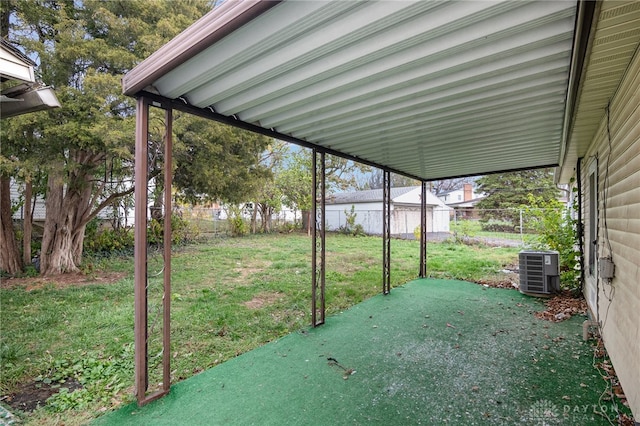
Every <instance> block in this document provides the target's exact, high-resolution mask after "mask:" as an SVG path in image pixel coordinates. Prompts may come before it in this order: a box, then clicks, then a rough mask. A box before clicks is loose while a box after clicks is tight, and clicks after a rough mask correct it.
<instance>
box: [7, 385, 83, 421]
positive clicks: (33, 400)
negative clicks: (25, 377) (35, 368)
mask: <svg viewBox="0 0 640 426" xmlns="http://www.w3.org/2000/svg"><path fill="white" fill-rule="evenodd" d="M61 388H67V389H69V392H73V391H74V390H76V389H80V388H82V385H81V384H80V382H78V381H77V380H75V379H69V380H67V381H66V382H65V383H64V384H62V385H60V384H54V383H51V384H47V383H43V382H39V381H32V382H30V383H25V384H23V385H21V386H20V387H19V388H18V390H17V391H16V392H15V393H12V394H11V395H8V396H6V397H4V398H3V399H2V401H3V402H4V403H5V404H7V405H8V406H9V407H11V408H12V409H14V410H19V411H22V412H26V413H30V412H32V411H33V410H35V409H36V408H38V407H43V406H44V405H45V404H46V402H47V399H48V398H50V397H51V396H52V395H54V394H56V393H58V392H59V391H60V389H61Z"/></svg>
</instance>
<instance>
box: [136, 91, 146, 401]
mask: <svg viewBox="0 0 640 426" xmlns="http://www.w3.org/2000/svg"><path fill="white" fill-rule="evenodd" d="M136 110H137V113H136V142H135V143H136V153H135V223H136V226H135V234H134V236H135V248H134V274H135V278H134V297H135V303H134V305H135V314H134V335H135V394H136V397H137V399H138V404H139V405H142V404H143V403H144V400H145V396H146V395H145V394H146V391H147V387H148V375H147V151H148V148H147V143H148V135H149V104H148V102H147V100H146V99H145V98H144V97H141V98H138V99H137V105H136Z"/></svg>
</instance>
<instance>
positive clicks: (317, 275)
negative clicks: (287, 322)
mask: <svg viewBox="0 0 640 426" xmlns="http://www.w3.org/2000/svg"><path fill="white" fill-rule="evenodd" d="M312 163H313V165H312V167H313V170H312V186H313V188H312V194H311V211H312V212H313V221H312V223H311V226H312V232H313V241H312V247H311V257H312V259H311V262H312V271H311V325H312V326H313V327H317V326H319V325H321V324H324V318H325V275H326V267H325V254H326V249H325V247H326V238H325V229H326V226H325V202H326V197H325V194H326V191H325V154H324V152H318V151H317V150H315V149H314V150H313V159H312ZM318 197H319V199H318ZM318 201H319V205H318Z"/></svg>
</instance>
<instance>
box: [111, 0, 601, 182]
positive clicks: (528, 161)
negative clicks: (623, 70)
mask: <svg viewBox="0 0 640 426" xmlns="http://www.w3.org/2000/svg"><path fill="white" fill-rule="evenodd" d="M585 4H588V3H585ZM583 7H584V4H583V3H576V2H574V1H555V2H550V1H493V2H489V1H461V2H439V1H438V2H436V1H382V2H357V1H340V0H337V1H284V2H274V1H266V2H265V1H258V2H256V1H242V2H238V1H227V2H225V3H223V4H222V5H221V6H219V7H217V8H216V9H214V10H212V11H211V12H210V13H208V14H207V15H205V16H204V17H203V18H202V19H200V20H199V21H197V22H196V23H195V24H194V25H192V26H191V27H190V28H188V29H187V30H186V31H185V32H183V33H182V34H181V35H179V36H178V37H176V38H175V39H174V40H172V41H171V42H169V43H168V44H167V45H165V46H164V47H162V48H161V49H160V50H158V51H157V52H156V53H154V54H153V55H152V56H150V57H149V58H148V59H146V60H145V61H143V62H142V63H141V64H139V65H138V66H137V67H136V68H134V69H133V70H132V71H130V72H129V73H128V74H127V75H126V76H125V78H124V79H123V91H124V93H125V94H128V95H133V96H136V95H140V94H141V93H143V92H144V93H153V94H155V95H159V97H162V98H167V99H171V100H179V103H180V104H185V106H188V107H189V108H193V109H201V111H202V114H210V115H211V116H212V117H214V118H215V117H217V118H225V119H226V121H227V122H231V123H237V124H240V125H245V127H246V124H248V125H249V127H251V128H253V129H254V130H255V129H258V130H263V131H265V132H267V133H268V134H270V135H273V136H276V137H281V138H282V139H284V140H289V141H294V142H300V143H303V144H306V145H307V146H309V145H310V146H320V147H322V148H326V149H328V150H329V151H328V152H331V153H342V154H345V155H346V156H349V157H351V158H357V159H361V160H363V161H364V162H367V163H370V164H375V165H379V166H381V167H383V168H386V169H388V170H392V171H396V172H400V173H403V174H406V175H410V176H413V177H416V178H419V179H422V180H432V179H438V178H445V177H452V176H465V175H476V174H484V173H489V172H496V171H506V170H516V169H525V168H534V167H542V166H555V165H558V164H560V163H561V158H560V157H561V151H562V144H563V141H564V139H565V135H566V133H567V127H566V126H567V123H566V122H565V117H566V116H568V113H570V109H571V105H572V103H571V97H572V94H575V93H574V92H575V90H574V88H573V86H574V85H575V84H576V83H575V81H574V79H573V77H572V76H575V75H576V74H577V72H578V71H579V70H576V68H575V67H576V64H579V63H580V60H576V57H578V56H579V55H580V49H579V46H580V43H579V41H580V37H579V35H580V34H578V33H580V28H581V25H582V21H583V20H584V21H589V19H590V18H589V17H588V16H587V17H584V16H583V12H582V10H580V9H581V8H583ZM589 7H591V6H588V7H586V8H585V9H589ZM587 13H588V12H587ZM568 100H569V101H568ZM254 126H255V127H254Z"/></svg>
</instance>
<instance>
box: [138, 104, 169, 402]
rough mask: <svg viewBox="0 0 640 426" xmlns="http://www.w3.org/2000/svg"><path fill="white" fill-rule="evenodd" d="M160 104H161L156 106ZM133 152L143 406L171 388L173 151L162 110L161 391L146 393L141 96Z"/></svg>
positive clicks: (144, 107) (145, 113)
mask: <svg viewBox="0 0 640 426" xmlns="http://www.w3.org/2000/svg"><path fill="white" fill-rule="evenodd" d="M158 106H160V105H158ZM136 109H137V112H136V142H135V143H136V152H135V220H136V222H135V223H136V226H135V234H134V235H135V248H134V298H135V302H134V307H135V309H134V310H135V312H134V342H135V343H134V345H135V357H134V358H135V377H134V384H135V394H136V399H137V401H138V405H140V406H142V405H144V404H147V403H149V402H151V401H153V400H155V399H158V398H160V397H161V396H163V395H165V394H167V393H168V392H169V389H170V387H171V341H170V336H171V305H170V304H171V210H172V209H171V185H172V174H173V168H172V151H173V137H172V135H173V113H172V111H171V109H167V110H166V111H165V146H164V158H165V161H164V179H165V182H164V183H165V184H164V191H165V192H164V209H165V210H164V228H163V232H162V238H163V240H164V247H163V250H164V252H163V257H164V268H163V279H164V283H163V297H162V306H163V310H162V351H163V352H162V390H160V391H158V392H156V393H154V394H152V395H147V389H148V388H149V365H148V353H149V351H148V347H147V339H148V330H149V321H148V294H147V269H148V268H147V201H148V200H147V190H148V169H147V167H148V164H147V158H148V157H147V155H148V142H149V140H148V139H149V101H148V100H147V99H145V98H144V97H140V98H138V100H137V105H136Z"/></svg>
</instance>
